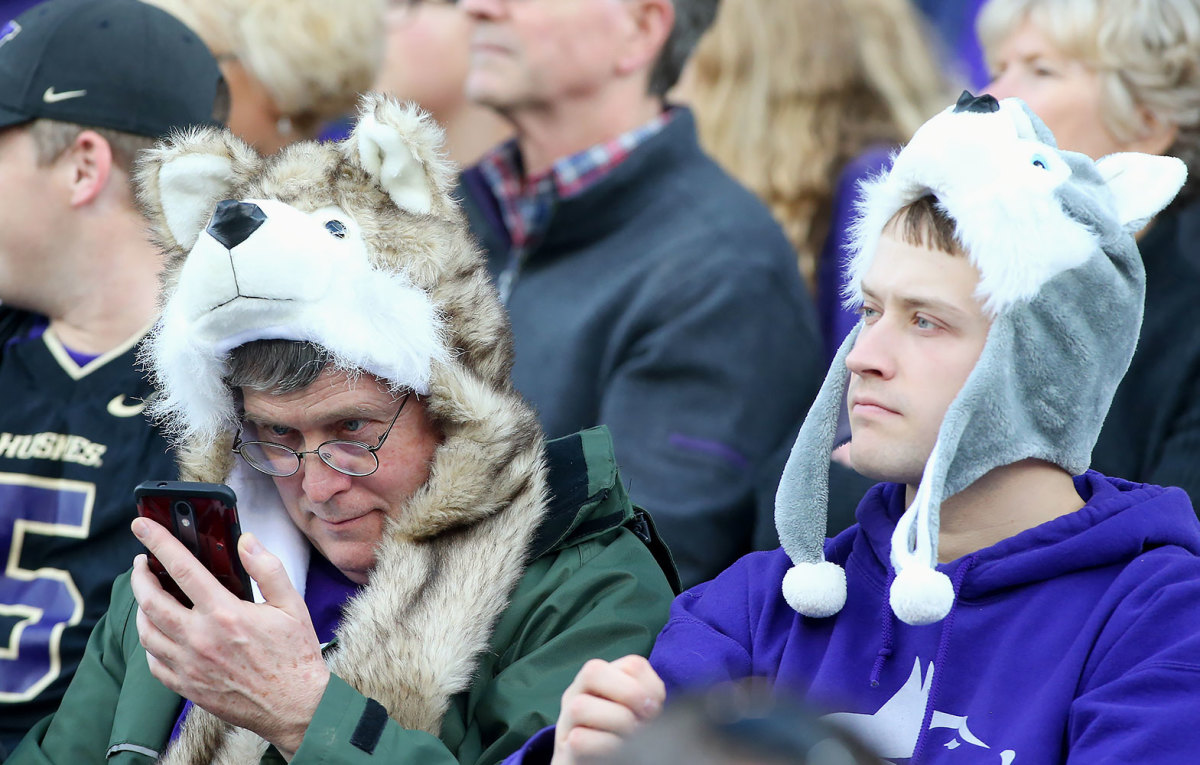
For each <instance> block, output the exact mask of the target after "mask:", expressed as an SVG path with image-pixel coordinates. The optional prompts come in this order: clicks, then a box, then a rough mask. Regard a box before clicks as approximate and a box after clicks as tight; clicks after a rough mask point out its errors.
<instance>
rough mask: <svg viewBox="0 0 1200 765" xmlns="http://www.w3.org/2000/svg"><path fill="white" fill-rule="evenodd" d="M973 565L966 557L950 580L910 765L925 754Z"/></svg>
mask: <svg viewBox="0 0 1200 765" xmlns="http://www.w3.org/2000/svg"><path fill="white" fill-rule="evenodd" d="M974 565H975V556H974V555H968V556H967V557H966V559H965V560H964V561H963V562H962V565H961V566H959V567H958V570H957V571H955V572H954V576H953V577H952V578H951V579H950V584H951V585H953V587H954V606H953V607H952V608H951V609H950V613H948V614H946V619H945V621H943V622H942V634H941V636H940V637H939V638H938V649H937V653H936V654H935V655H934V658H933V684H932V686H931V687H930V688H929V698H928V699H927V700H926V702H925V717H924V718H922V719H921V732H920V733H919V734H918V735H917V745H916V747H915V748H914V749H913V756H912V759H911V760H909V762H910V763H911V764H912V765H916V764H917V763H919V762H920V761H921V755H922V754H923V753H924V752H925V741H926V740H927V739H928V735H927V734H928V733H929V723H930V722H932V720H933V711H934V710H935V709H937V697H938V691H939V690H940V689H941V679H942V675H944V674H945V673H946V669H945V667H946V652H947V651H949V650H950V633H951V631H953V629H954V616H955V614H957V613H958V593H959V590H961V589H962V583H963V580H964V579H966V578H967V572H968V571H970V570H971V566H974Z"/></svg>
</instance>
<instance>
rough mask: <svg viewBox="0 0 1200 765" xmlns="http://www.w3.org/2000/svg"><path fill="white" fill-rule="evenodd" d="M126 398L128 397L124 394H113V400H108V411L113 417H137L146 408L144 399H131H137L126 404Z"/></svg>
mask: <svg viewBox="0 0 1200 765" xmlns="http://www.w3.org/2000/svg"><path fill="white" fill-rule="evenodd" d="M126 398H129V397H128V396H124V395H118V396H114V397H113V400H112V401H109V402H108V413H109V414H111V415H112V416H113V417H137V416H138V415H139V414H141V413H142V410H144V409H145V408H146V402H145V401H140V400H138V399H131V400H132V401H137V403H136V404H126V403H125V399H126Z"/></svg>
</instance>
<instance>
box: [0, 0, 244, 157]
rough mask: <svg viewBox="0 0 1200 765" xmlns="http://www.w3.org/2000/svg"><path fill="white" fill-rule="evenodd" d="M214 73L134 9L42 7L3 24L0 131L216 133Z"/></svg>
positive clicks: (183, 36)
mask: <svg viewBox="0 0 1200 765" xmlns="http://www.w3.org/2000/svg"><path fill="white" fill-rule="evenodd" d="M223 87H224V85H223V84H222V82H221V70H220V69H219V68H218V67H217V62H216V59H214V58H213V56H212V54H211V53H209V51H208V48H207V47H205V45H204V43H203V42H202V41H201V40H200V38H199V37H197V36H196V35H195V34H194V33H193V32H192V31H191V30H190V29H189V28H188V27H187V26H185V25H184V24H183V22H181V21H179V20H178V19H176V18H175V17H174V16H172V15H171V14H169V13H167V12H166V11H164V10H162V9H160V8H155V7H153V6H150V5H146V4H145V3H141V2H138V1H137V0H47V2H44V3H41V4H39V5H36V6H34V7H32V8H30V9H29V10H27V11H25V12H24V13H22V14H21V15H20V16H18V17H17V18H15V19H13V20H12V21H8V22H7V23H3V24H0V127H8V126H10V125H17V124H21V123H23V122H29V121H30V120H34V119H39V118H45V119H52V120H59V121H61V122H71V123H75V124H77V125H87V126H89V127H103V128H111V129H113V130H120V131H123V132H126V133H134V134H137V135H144V136H150V137H159V136H163V135H166V134H167V133H169V132H170V131H171V130H172V129H174V128H182V127H185V126H187V125H215V126H218V127H220V124H221V123H220V122H219V121H217V120H216V118H215V116H214V113H213V107H214V104H215V103H216V99H217V91H218V88H223Z"/></svg>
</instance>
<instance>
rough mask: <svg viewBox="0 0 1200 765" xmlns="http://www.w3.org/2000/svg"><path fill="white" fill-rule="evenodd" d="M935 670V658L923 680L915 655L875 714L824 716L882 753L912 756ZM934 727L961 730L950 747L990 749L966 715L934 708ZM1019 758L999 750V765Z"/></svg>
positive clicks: (952, 740) (931, 723) (947, 745)
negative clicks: (908, 670) (903, 677)
mask: <svg viewBox="0 0 1200 765" xmlns="http://www.w3.org/2000/svg"><path fill="white" fill-rule="evenodd" d="M933 672H934V667H933V662H930V663H929V673H928V674H927V675H926V676H925V679H924V681H922V680H921V660H920V659H916V660H915V661H914V662H913V670H912V673H911V674H909V676H908V680H906V681H905V682H904V685H902V686H901V687H900V690H898V691H896V693H895V694H893V695H892V697H891V698H890V699H888V700H887V701H885V702H884V703H883V706H881V707H880V708H879V710H878V711H877V712H875V714H870V715H867V714H859V713H857V712H836V713H834V714H830V715H825V716H824V717H822V718H821V719H822V720H825V721H827V722H830V723H833V724H834V725H837V726H839V727H841V728H843V729H845V730H848V731H850V732H851V733H853V734H855V735H857V736H858V737H859V738H860V739H862V740H863V742H864V743H865V744H866V745H867V746H868V747H870V748H871V749H872V750H873V751H874V752H875V753H876V754H878V755H879V756H880V757H896V758H900V759H904V758H908V757H912V756H913V751H914V750H915V749H916V748H917V739H918V738H920V736H921V722H922V721H923V720H924V719H925V707H926V705H927V704H928V703H929V689H930V688H931V687H932V686H933ZM934 728H948V729H950V730H953V731H955V732H956V733H957V734H958V735H957V736H956V737H955V738H952V739H951V740H950V741H947V742H946V744H945V747H946V748H947V749H957V748H958V747H960V746H962V745H963V744H964V743H965V744H970V745H972V746H976V747H980V748H983V749H991V747H990V746H988V745H987V744H985V743H984V742H983V741H981V740H980V739H979V737H978V736H976V735H975V734H974V733H972V732H971V729H970V728H968V727H967V718H966V716H965V715H962V716H960V715H952V714H948V713H946V712H939V711H937V710H934V713H933V717H932V718H931V719H930V721H929V729H930V730H933V729H934ZM1016 759H1017V753H1016V752H1014V751H1013V750H1011V749H1005V750H1004V751H1002V752H1000V765H1010V764H1011V763H1012V762H1013V761H1015V760H1016Z"/></svg>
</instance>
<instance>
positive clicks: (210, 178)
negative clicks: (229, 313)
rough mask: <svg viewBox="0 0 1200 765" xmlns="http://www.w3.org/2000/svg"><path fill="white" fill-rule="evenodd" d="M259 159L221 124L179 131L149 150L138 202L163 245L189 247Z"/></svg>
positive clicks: (141, 165)
mask: <svg viewBox="0 0 1200 765" xmlns="http://www.w3.org/2000/svg"><path fill="white" fill-rule="evenodd" d="M259 162H261V159H260V158H259V156H258V155H257V154H256V153H255V152H254V150H253V149H251V148H250V147H249V146H247V145H246V144H245V143H243V142H242V141H241V140H239V139H238V138H236V137H234V136H233V135H232V134H231V133H228V132H226V131H223V130H217V129H215V128H201V129H193V130H189V131H186V132H179V133H174V134H172V135H171V136H170V137H169V138H167V139H166V140H164V141H163V142H161V143H160V144H159V145H158V146H156V147H155V148H153V149H151V150H150V151H147V152H144V153H143V155H142V157H141V158H140V160H139V161H138V166H137V171H136V177H137V187H138V189H139V194H138V201H139V203H140V204H141V206H142V211H143V212H144V213H145V215H146V217H147V218H148V219H149V220H150V223H151V226H152V227H153V229H154V233H155V235H156V237H157V239H158V241H159V243H160V244H162V245H163V246H164V248H165V249H167V251H168V252H177V253H180V254H182V253H186V252H187V251H189V250H190V249H191V248H192V247H193V246H194V245H195V244H196V240H197V238H198V237H199V236H200V232H201V231H202V230H204V226H205V224H206V223H207V222H208V219H209V217H210V216H211V215H212V211H213V208H214V207H215V206H216V204H217V202H219V201H221V200H222V199H227V198H229V197H230V196H231V193H230V190H231V189H232V187H233V186H234V183H235V179H237V178H245V177H248V176H249V175H250V174H251V173H252V172H253V170H254V168H255V167H256V166H257V165H258V164H259Z"/></svg>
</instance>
